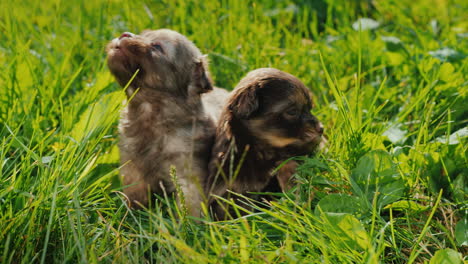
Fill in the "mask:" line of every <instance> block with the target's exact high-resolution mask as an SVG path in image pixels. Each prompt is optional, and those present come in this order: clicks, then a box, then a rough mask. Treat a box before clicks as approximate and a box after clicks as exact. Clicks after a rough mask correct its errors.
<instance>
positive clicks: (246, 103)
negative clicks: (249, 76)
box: [228, 85, 258, 119]
mask: <svg viewBox="0 0 468 264" xmlns="http://www.w3.org/2000/svg"><path fill="white" fill-rule="evenodd" d="M257 89H258V87H257V85H256V86H251V87H248V88H246V89H242V91H241V92H240V93H238V94H236V95H235V96H234V97H233V98H232V100H231V102H230V103H229V106H228V108H229V110H230V111H231V113H232V114H233V115H234V116H235V117H237V118H240V119H248V118H249V117H250V116H251V115H252V114H253V113H254V112H255V111H257V109H258V97H257V92H256V91H257Z"/></svg>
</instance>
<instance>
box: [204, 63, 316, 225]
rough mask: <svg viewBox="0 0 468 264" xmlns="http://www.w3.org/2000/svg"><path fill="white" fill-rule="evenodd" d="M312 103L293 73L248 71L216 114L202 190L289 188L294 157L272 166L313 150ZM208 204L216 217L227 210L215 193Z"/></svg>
mask: <svg viewBox="0 0 468 264" xmlns="http://www.w3.org/2000/svg"><path fill="white" fill-rule="evenodd" d="M311 108H312V101H311V98H310V92H309V90H308V89H307V88H306V87H305V86H304V84H302V83H301V81H299V80H298V79H297V78H296V77H294V76H292V75H291V74H288V73H285V72H282V71H280V70H277V69H272V68H263V69H257V70H254V71H252V72H250V73H249V74H247V76H246V77H245V78H244V79H242V80H241V81H240V83H239V84H238V85H237V87H236V88H235V89H234V91H233V92H232V95H231V96H230V98H229V100H228V102H227V105H226V106H225V108H224V110H223V112H222V115H221V117H220V120H219V125H218V127H217V130H216V139H215V145H214V147H213V151H212V157H211V161H210V164H209V177H208V181H207V183H206V185H205V188H206V192H207V193H210V194H211V195H217V196H221V197H223V198H229V192H228V190H230V191H233V192H236V193H240V194H243V195H247V196H248V193H250V192H265V191H277V189H279V190H281V189H283V190H284V189H287V188H288V182H289V179H290V177H291V175H292V173H293V172H294V170H295V167H296V164H295V162H290V163H288V164H286V166H285V167H284V168H283V169H282V170H280V172H279V173H278V174H275V175H273V174H272V171H273V170H274V169H275V168H276V167H277V166H278V165H279V164H280V163H281V162H283V161H285V160H286V159H288V158H290V157H293V156H298V155H305V154H309V153H312V152H314V151H315V150H316V149H317V147H318V146H319V144H320V142H321V140H322V133H323V127H322V124H321V123H320V122H319V121H318V120H317V118H316V117H315V116H313V115H312V114H311V113H310V110H311ZM236 171H238V173H236ZM209 205H210V207H211V210H212V211H213V213H214V215H215V218H217V219H225V218H226V217H229V214H230V213H231V210H230V209H229V208H227V206H226V204H225V203H222V202H221V201H217V199H215V198H214V197H213V196H211V197H210V199H209Z"/></svg>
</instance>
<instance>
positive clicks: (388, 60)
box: [0, 0, 468, 263]
mask: <svg viewBox="0 0 468 264" xmlns="http://www.w3.org/2000/svg"><path fill="white" fill-rule="evenodd" d="M467 14H468V1H464V0H398V1H396V0H381V1H355V0H354V1H344V0H343V1H339V0H313V1H306V0H295V1H293V0H280V1H267V0H258V1H240V0H239V1H236V0H221V1H196V0H180V1H172V0H161V1H145V0H135V1H119V0H97V1H63V0H41V1H19V0H5V1H1V3H0V32H1V34H0V67H1V71H0V87H1V88H0V121H1V123H0V263H88V262H89V263H463V262H465V263H466V261H467V257H466V255H467V251H468V250H467V247H468V238H467V237H468V235H467V229H468V223H467V221H468V220H467V215H468V213H467V210H468V208H467V193H468V187H467V186H468V183H467V180H468V166H467V164H468V160H467V159H468V158H467V148H468V144H467V136H468V128H467V124H468V118H467V117H468V101H467V92H468V87H467V86H468V81H467V75H468V65H467V62H468V59H467V57H466V56H467V54H468V19H467ZM157 28H171V29H174V30H177V31H179V32H181V33H183V34H185V35H187V36H188V38H189V39H191V40H193V41H194V43H195V44H196V45H197V46H198V47H199V48H200V49H201V50H202V52H203V53H206V54H208V56H209V59H210V61H211V64H210V70H211V73H212V75H213V77H214V80H215V82H216V85H217V86H219V87H225V88H227V89H232V88H233V87H234V86H235V85H236V83H237V82H238V81H239V80H240V78H241V77H242V76H244V75H245V74H246V73H247V72H248V71H249V70H253V69H255V68H258V67H276V68H279V69H281V70H284V71H287V72H290V73H292V74H294V75H296V76H297V77H299V78H300V79H301V80H302V81H303V82H304V83H305V84H306V85H307V86H308V87H310V89H311V91H312V92H313V94H314V100H315V102H316V108H315V109H314V110H313V113H314V114H315V115H316V116H317V117H318V118H319V119H320V120H321V121H322V122H323V124H324V127H325V134H326V136H327V137H328V141H329V144H328V148H327V151H326V152H324V153H320V154H319V155H317V156H316V157H299V158H298V159H301V160H303V161H304V162H303V165H302V166H301V167H300V169H299V171H298V173H297V175H296V178H297V180H298V182H299V183H298V185H297V186H296V188H294V189H293V190H292V191H290V192H289V193H286V194H278V196H279V197H278V198H279V199H278V200H277V201H274V202H272V203H271V204H269V205H268V207H267V208H268V209H266V208H264V207H259V209H258V211H257V212H255V213H253V214H252V215H250V216H247V217H243V218H239V219H236V220H232V221H226V222H214V221H211V220H210V219H208V218H207V219H203V220H202V223H198V222H195V221H193V219H190V218H187V217H185V216H184V215H183V214H182V215H180V213H179V212H178V210H177V208H176V207H175V206H174V201H173V199H170V198H166V199H164V198H162V199H160V201H161V202H160V204H157V205H156V206H154V208H152V209H151V210H149V211H130V210H128V208H127V207H126V206H125V203H124V197H123V195H122V192H121V190H122V187H121V184H120V180H119V176H118V167H119V163H118V149H117V147H116V143H117V141H118V136H117V129H116V127H117V120H118V118H119V110H120V109H121V108H122V100H123V98H124V93H123V92H122V89H121V88H120V87H118V85H117V84H116V83H115V82H114V80H113V78H112V76H111V75H110V73H109V71H108V69H107V68H106V62H105V61H106V55H105V52H104V47H105V45H106V43H107V42H108V41H110V40H111V39H112V38H114V37H117V36H119V35H120V34H121V33H122V32H124V31H131V32H134V33H138V32H140V31H142V30H143V29H157ZM177 215H179V216H177ZM176 219H177V220H176ZM444 261H448V262H444Z"/></svg>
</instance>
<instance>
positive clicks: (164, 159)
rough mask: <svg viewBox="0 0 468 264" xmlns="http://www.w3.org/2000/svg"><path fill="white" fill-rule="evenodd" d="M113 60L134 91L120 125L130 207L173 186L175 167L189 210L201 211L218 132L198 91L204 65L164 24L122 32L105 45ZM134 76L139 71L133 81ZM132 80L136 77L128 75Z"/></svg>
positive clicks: (203, 88) (205, 83) (204, 85)
mask: <svg viewBox="0 0 468 264" xmlns="http://www.w3.org/2000/svg"><path fill="white" fill-rule="evenodd" d="M107 53H108V66H109V69H110V70H111V72H112V74H113V75H114V76H115V78H116V79H117V81H118V82H119V84H120V85H121V86H122V87H125V86H127V85H128V88H127V90H126V93H127V96H128V97H129V98H131V99H130V100H129V102H128V105H127V106H126V108H125V109H124V110H123V111H122V116H121V120H120V124H119V132H120V144H119V148H120V156H121V157H120V158H121V164H122V169H121V175H122V176H123V183H124V185H126V186H127V187H126V188H125V189H124V193H125V194H126V195H127V196H128V198H129V200H130V204H131V205H132V206H134V207H135V206H139V205H140V204H141V205H147V204H148V202H149V199H150V197H149V196H148V193H157V194H160V195H162V194H163V193H164V192H166V193H172V192H174V191H175V189H176V188H175V185H174V184H173V181H172V180H171V177H170V173H169V171H170V167H171V166H174V167H175V169H176V174H177V178H178V183H179V184H180V186H181V189H182V192H183V194H184V196H185V201H186V204H185V205H186V206H187V208H188V210H189V213H190V215H193V216H199V215H200V203H201V202H202V201H203V187H202V184H203V183H204V182H205V180H206V177H207V174H208V168H207V166H208V165H207V164H208V161H209V153H210V151H211V147H212V144H213V138H214V133H215V127H214V122H213V120H212V118H210V117H209V116H208V114H207V113H205V110H204V107H203V104H202V100H201V94H202V93H205V92H208V91H210V90H212V89H213V86H212V83H211V80H210V78H209V74H208V72H207V64H206V61H205V58H204V56H203V55H202V54H201V52H200V51H199V49H198V48H197V47H196V46H195V45H194V44H193V43H192V42H190V41H189V40H188V39H187V38H186V37H185V36H183V35H181V34H179V33H177V32H175V31H172V30H167V29H161V30H155V31H144V32H143V33H141V34H140V35H134V34H132V33H123V34H122V35H121V36H120V37H119V38H116V39H114V40H112V41H111V42H110V43H109V44H108V46H107ZM132 77H133V78H134V79H133V80H132ZM130 81H131V82H130Z"/></svg>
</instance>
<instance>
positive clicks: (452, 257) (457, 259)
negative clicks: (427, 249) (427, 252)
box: [429, 248, 463, 264]
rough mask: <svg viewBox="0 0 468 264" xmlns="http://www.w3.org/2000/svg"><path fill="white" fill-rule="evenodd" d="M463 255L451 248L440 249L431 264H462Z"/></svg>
mask: <svg viewBox="0 0 468 264" xmlns="http://www.w3.org/2000/svg"><path fill="white" fill-rule="evenodd" d="M462 261H463V260H462V258H461V254H460V253H458V252H456V251H455V250H453V249H451V248H446V249H439V250H437V252H436V253H435V254H434V256H433V257H432V258H431V261H430V262H429V264H462V263H463V262H462Z"/></svg>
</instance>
